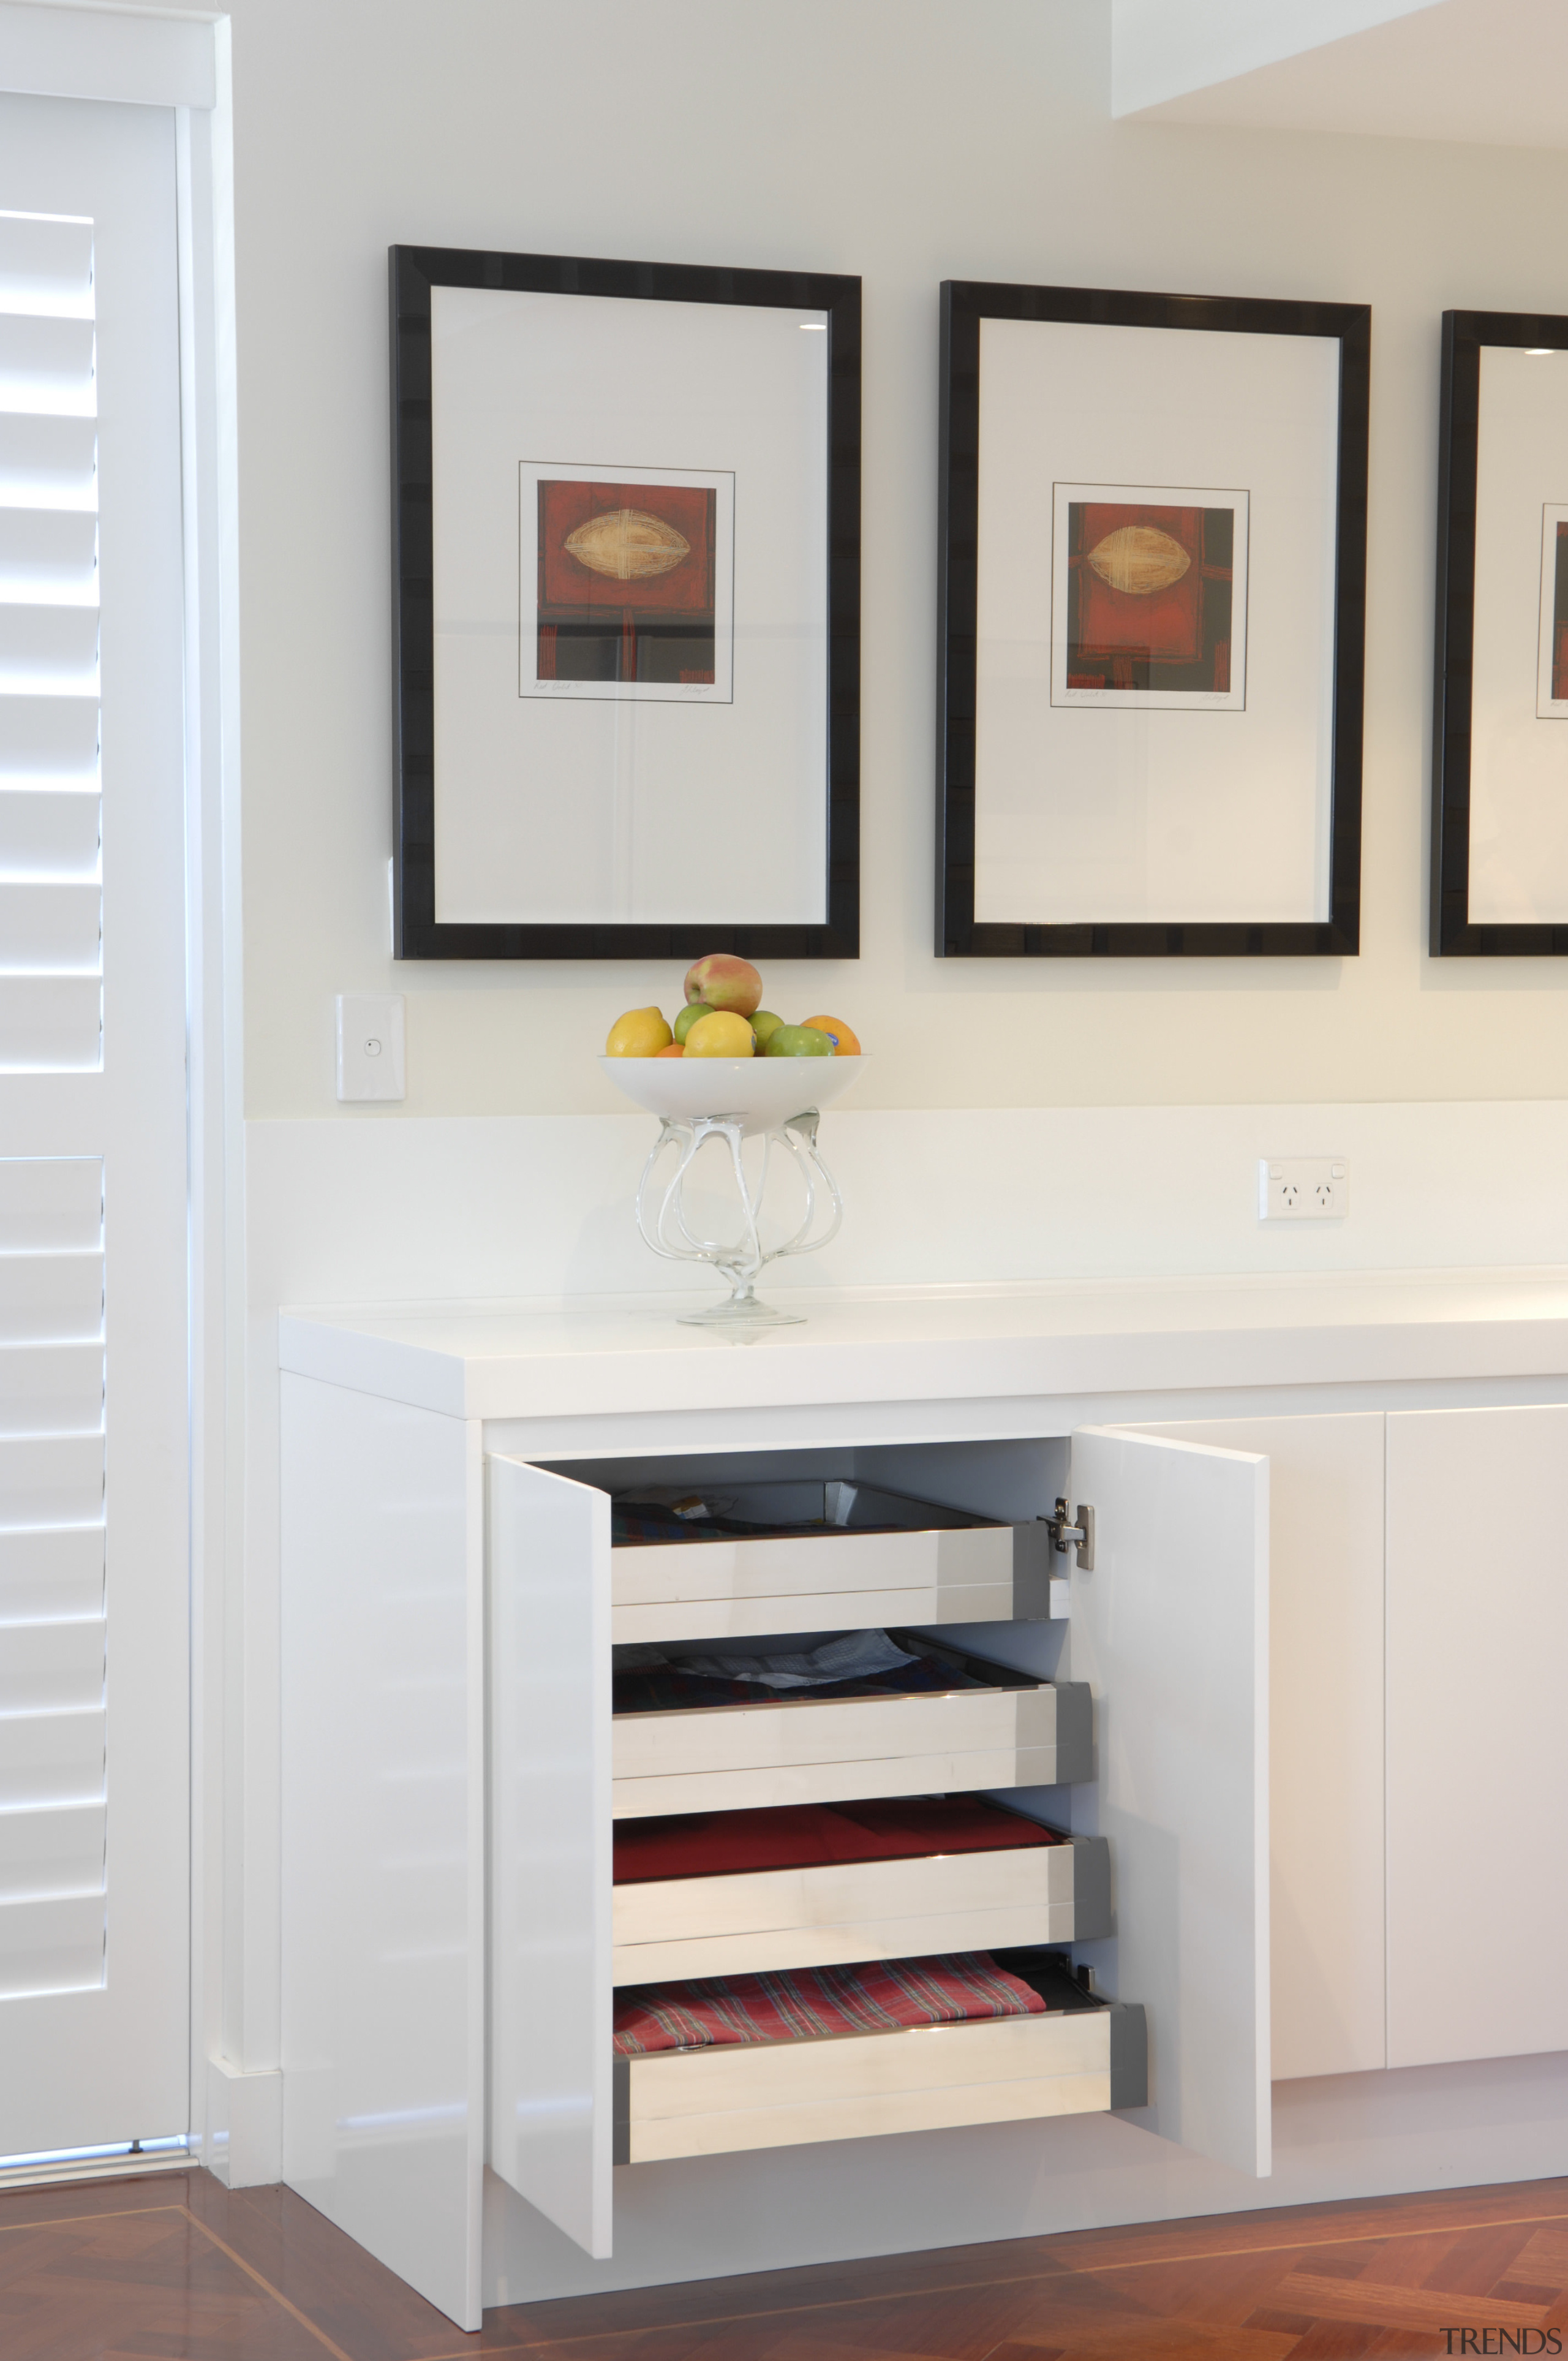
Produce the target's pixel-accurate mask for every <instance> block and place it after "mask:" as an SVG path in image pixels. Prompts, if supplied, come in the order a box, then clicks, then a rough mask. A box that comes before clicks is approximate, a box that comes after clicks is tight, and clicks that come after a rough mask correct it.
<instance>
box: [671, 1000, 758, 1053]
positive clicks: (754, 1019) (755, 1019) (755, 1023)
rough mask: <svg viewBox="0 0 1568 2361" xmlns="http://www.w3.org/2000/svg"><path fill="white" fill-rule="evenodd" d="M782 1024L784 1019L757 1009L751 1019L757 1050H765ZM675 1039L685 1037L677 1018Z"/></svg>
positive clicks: (679, 1039) (678, 1039)
mask: <svg viewBox="0 0 1568 2361" xmlns="http://www.w3.org/2000/svg"><path fill="white" fill-rule="evenodd" d="M783 1023H784V1018H783V1017H782V1016H774V1015H773V1010H772V1009H771V1008H759V1009H758V1011H757V1013H756V1015H755V1016H753V1017H752V1019H751V1030H752V1032H753V1033H754V1034H755V1035H756V1037H757V1047H758V1049H766V1047H767V1045H768V1041H769V1038H770V1037H771V1036H772V1035H773V1034H774V1033H776V1032H777V1031H778V1029H779V1027H780V1026H781V1025H782V1024H783ZM675 1038H676V1040H677V1041H681V1040H684V1039H685V1035H684V1034H683V1033H682V1031H681V1020H680V1018H679V1017H678V1016H677V1017H676V1019H675Z"/></svg>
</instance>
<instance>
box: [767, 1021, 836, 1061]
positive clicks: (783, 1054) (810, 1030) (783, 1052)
mask: <svg viewBox="0 0 1568 2361" xmlns="http://www.w3.org/2000/svg"><path fill="white" fill-rule="evenodd" d="M763 1048H764V1053H765V1055H766V1056H768V1057H770V1058H830V1057H831V1056H832V1055H833V1044H832V1041H831V1040H830V1038H828V1035H827V1034H826V1033H819V1032H818V1031H817V1027H815V1026H814V1025H780V1026H777V1027H775V1028H774V1029H773V1032H772V1033H770V1034H769V1036H768V1038H767V1040H766V1042H765V1043H764V1045H763Z"/></svg>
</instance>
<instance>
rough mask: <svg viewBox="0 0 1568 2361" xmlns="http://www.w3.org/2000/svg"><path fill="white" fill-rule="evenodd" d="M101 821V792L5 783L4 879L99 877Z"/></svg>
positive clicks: (0, 799) (1, 815)
mask: <svg viewBox="0 0 1568 2361" xmlns="http://www.w3.org/2000/svg"><path fill="white" fill-rule="evenodd" d="M101 826H102V822H101V819H100V807H99V802H98V798H97V796H78V795H71V794H68V793H66V792H64V791H63V790H61V789H60V788H49V787H42V788H27V787H11V788H9V789H7V788H0V880H4V881H6V882H11V881H14V880H16V879H18V878H23V877H60V878H80V879H82V881H86V880H87V879H89V878H93V879H95V878H96V877H97V874H98V861H99V831H100V829H101Z"/></svg>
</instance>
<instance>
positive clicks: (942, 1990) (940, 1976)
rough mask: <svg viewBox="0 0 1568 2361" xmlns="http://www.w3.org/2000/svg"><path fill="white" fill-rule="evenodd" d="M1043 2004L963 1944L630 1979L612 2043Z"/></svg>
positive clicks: (686, 2045)
mask: <svg viewBox="0 0 1568 2361" xmlns="http://www.w3.org/2000/svg"><path fill="white" fill-rule="evenodd" d="M1045 2006H1046V2004H1045V2002H1044V2001H1043V2000H1042V1999H1041V1997H1040V1995H1039V1993H1037V1992H1036V1991H1034V1990H1033V1988H1032V1987H1031V1986H1030V1985H1028V1984H1026V1983H1025V1982H1024V1981H1023V1979H1022V1977H1020V1976H1014V1975H1009V1974H1008V1972H1007V1971H1006V1969H1005V1968H999V1967H998V1966H997V1964H996V1962H995V1960H993V1959H992V1957H991V1954H990V1953H989V1951H963V1952H959V1953H956V1954H954V1955H952V1956H951V1957H948V1958H946V1959H933V1960H875V1961H873V1962H872V1963H871V1964H869V1965H867V1966H865V1967H855V1968H795V1969H792V1970H791V1971H789V1972H788V1974H784V1975H772V1976H708V1977H704V1978H702V1979H700V1980H694V1981H693V1982H688V1983H671V1984H641V1985H634V1986H632V1987H631V1989H630V1990H629V1991H625V1992H620V1993H617V1994H616V2002H615V2046H616V2048H618V2049H619V2050H620V2051H622V2052H623V2053H624V2054H627V2055H629V2056H632V2057H638V2056H642V2055H644V2054H646V2053H647V2052H648V2051H650V2050H655V2049H706V2048H715V2047H729V2046H732V2045H735V2044H739V2043H741V2042H751V2041H810V2040H814V2039H817V2038H818V2037H820V2036H822V2035H824V2034H834V2033H889V2032H892V2031H894V2029H895V2028H897V2027H899V2026H911V2025H954V2024H959V2023H961V2022H963V2021H964V2020H965V2019H968V2018H971V2017H987V2016H1036V2015H1044V2013H1045Z"/></svg>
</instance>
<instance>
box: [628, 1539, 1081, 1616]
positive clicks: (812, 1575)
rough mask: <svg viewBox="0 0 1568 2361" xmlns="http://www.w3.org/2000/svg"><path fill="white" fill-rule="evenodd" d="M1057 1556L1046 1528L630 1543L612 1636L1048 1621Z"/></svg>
mask: <svg viewBox="0 0 1568 2361" xmlns="http://www.w3.org/2000/svg"><path fill="white" fill-rule="evenodd" d="M1048 1554H1049V1553H1048V1548H1047V1534H1046V1529H1045V1527H1044V1526H1043V1525H1041V1524H1038V1523H1035V1524H1026V1525H1018V1526H1011V1525H991V1526H977V1527H975V1528H973V1529H971V1530H969V1531H959V1532H939V1531H937V1532H904V1533H826V1534H816V1535H810V1536H803V1537H802V1538H800V1539H798V1540H794V1539H786V1540H773V1541H712V1542H692V1543H679V1542H674V1543H663V1544H660V1545H658V1546H656V1547H648V1546H625V1547H621V1548H619V1549H613V1550H612V1551H611V1552H610V1598H611V1626H612V1636H613V1637H614V1639H616V1640H617V1641H658V1640H680V1639H707V1638H717V1637H720V1636H724V1635H730V1634H738V1633H740V1632H742V1631H793V1630H800V1631H806V1630H812V1629H816V1628H817V1627H819V1626H821V1625H823V1624H836V1625H842V1626H845V1627H848V1626H850V1625H851V1624H855V1623H859V1622H861V1621H864V1622H870V1623H889V1622H919V1623H942V1622H950V1623H977V1622H991V1621H1005V1620H1012V1619H1014V1618H1018V1619H1022V1620H1041V1619H1043V1618H1045V1617H1046V1616H1047V1615H1048V1613H1049V1611H1050V1606H1049V1597H1050V1578H1049V1567H1048V1565H1047V1558H1048Z"/></svg>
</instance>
